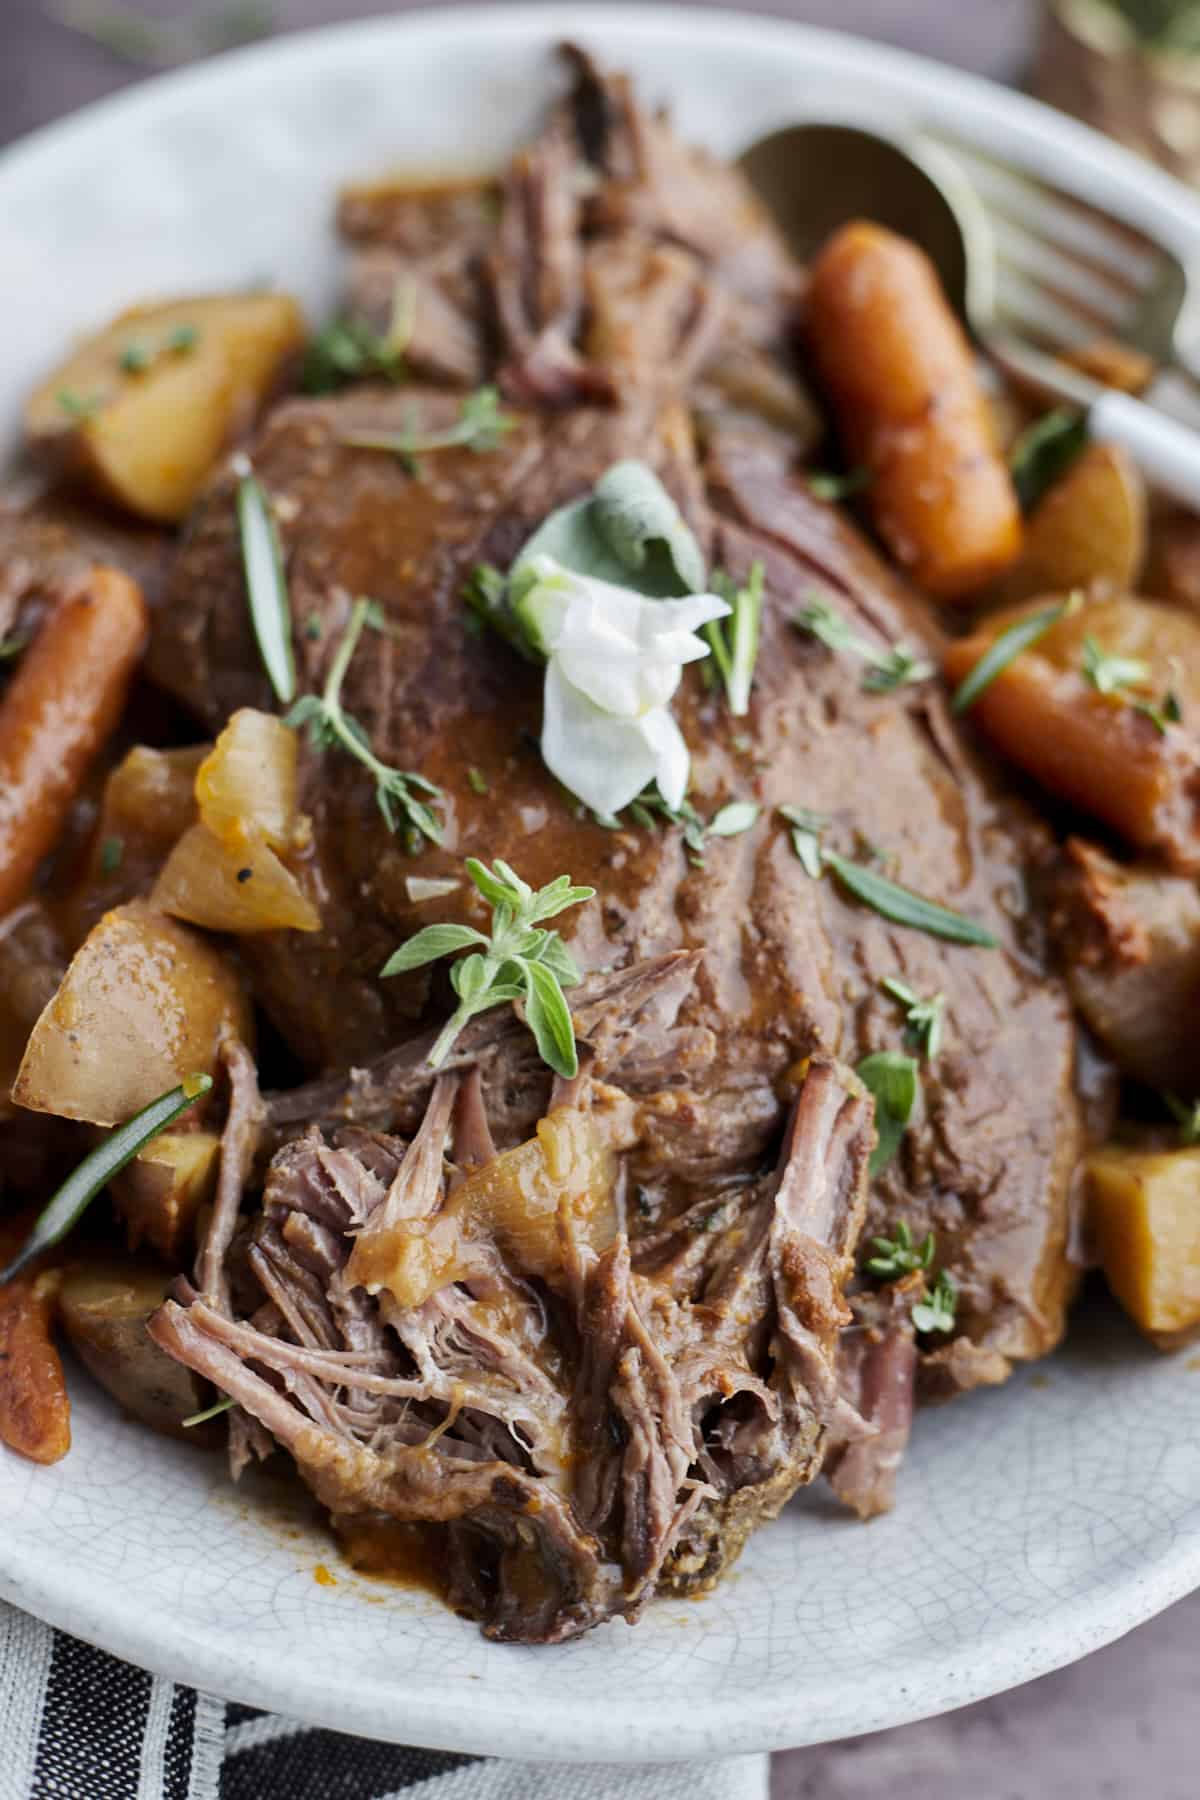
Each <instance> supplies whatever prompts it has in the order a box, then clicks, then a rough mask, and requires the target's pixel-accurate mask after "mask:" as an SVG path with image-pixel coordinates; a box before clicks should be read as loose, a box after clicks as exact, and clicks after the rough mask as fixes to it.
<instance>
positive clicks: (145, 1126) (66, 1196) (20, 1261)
mask: <svg viewBox="0 0 1200 1800" xmlns="http://www.w3.org/2000/svg"><path fill="white" fill-rule="evenodd" d="M211 1087H212V1076H211V1075H189V1076H188V1077H187V1078H186V1079H185V1080H184V1081H182V1082H180V1084H179V1086H178V1087H175V1088H171V1089H170V1090H169V1091H168V1092H167V1093H165V1094H160V1095H159V1097H158V1099H157V1100H152V1101H151V1102H150V1104H149V1106H144V1107H143V1108H142V1110H141V1112H139V1113H135V1114H134V1116H133V1118H132V1119H130V1120H128V1121H127V1122H126V1123H125V1124H124V1125H118V1126H117V1128H116V1130H115V1131H110V1132H109V1134H108V1136H107V1137H106V1138H105V1139H104V1141H103V1143H100V1144H97V1146H96V1148H95V1149H94V1150H92V1151H91V1152H89V1154H88V1155H87V1156H85V1157H84V1159H83V1161H82V1162H81V1163H80V1164H79V1167H78V1168H77V1169H75V1170H74V1171H73V1172H72V1173H71V1174H70V1175H68V1176H67V1179H66V1180H65V1181H64V1182H63V1184H62V1186H61V1187H60V1188H59V1190H58V1192H57V1193H56V1194H55V1195H54V1197H53V1199H52V1200H51V1201H50V1202H49V1204H48V1205H46V1206H45V1207H43V1209H42V1211H41V1212H40V1213H39V1214H38V1216H37V1219H36V1221H35V1223H34V1226H33V1229H32V1231H31V1232H30V1233H29V1236H28V1237H27V1238H26V1239H25V1242H24V1243H23V1244H22V1246H21V1248H20V1249H19V1250H18V1252H17V1254H16V1256H14V1258H13V1260H12V1261H11V1262H10V1263H9V1265H8V1267H7V1268H5V1269H0V1287H3V1286H4V1284H5V1283H6V1282H8V1281H11V1280H12V1279H13V1277H14V1276H15V1275H19V1274H20V1272H21V1270H22V1269H24V1268H25V1267H26V1266H27V1265H28V1264H29V1263H31V1262H32V1261H33V1259H34V1257H35V1256H40V1255H41V1253H42V1251H43V1250H49V1249H50V1248H51V1247H52V1246H53V1245H54V1244H59V1243H61V1242H62V1240H63V1238H65V1237H66V1235H67V1233H68V1232H69V1231H70V1230H71V1229H72V1227H73V1226H74V1225H76V1224H77V1223H78V1221H79V1220H80V1218H82V1216H83V1214H84V1212H85V1211H86V1210H87V1208H88V1206H89V1205H90V1204H91V1202H92V1201H93V1200H94V1199H95V1198H96V1195H97V1194H98V1193H99V1192H100V1190H101V1188H103V1187H105V1186H107V1184H108V1183H109V1182H110V1181H111V1180H112V1178H113V1176H114V1175H116V1174H118V1173H119V1172H120V1170H122V1169H123V1168H124V1167H125V1164H126V1163H127V1162H132V1160H133V1158H134V1157H135V1156H136V1155H137V1153H138V1151H139V1150H142V1149H144V1148H145V1146H146V1145H147V1144H148V1143H149V1142H150V1140H151V1138H154V1137H157V1136H158V1134H159V1132H160V1131H164V1130H165V1129H166V1127H167V1126H168V1125H170V1124H172V1123H173V1122H174V1120H176V1119H177V1118H178V1117H179V1115H180V1113H184V1112H186V1111H187V1109H188V1107H189V1106H193V1105H194V1104H195V1102H196V1101H197V1100H199V1098H200V1096H201V1095H202V1094H207V1093H208V1091H209V1089H210V1088H211Z"/></svg>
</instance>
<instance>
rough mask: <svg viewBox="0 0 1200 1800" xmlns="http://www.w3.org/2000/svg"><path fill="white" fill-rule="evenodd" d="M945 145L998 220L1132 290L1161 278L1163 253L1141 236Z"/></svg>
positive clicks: (966, 150) (1031, 180)
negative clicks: (1008, 223)
mask: <svg viewBox="0 0 1200 1800" xmlns="http://www.w3.org/2000/svg"><path fill="white" fill-rule="evenodd" d="M945 147H946V148H948V149H949V150H950V152H951V154H952V155H954V156H955V157H956V158H957V159H958V161H959V163H960V164H961V165H962V168H963V172H964V174H966V176H967V177H968V179H969V180H970V181H971V182H972V184H973V186H974V187H975V190H976V192H977V193H978V195H979V197H980V199H981V200H982V201H983V203H984V205H985V207H986V208H987V210H988V212H989V213H990V214H991V215H992V216H993V218H994V219H996V218H1003V219H1006V220H1011V221H1012V222H1013V223H1014V224H1015V225H1017V226H1018V227H1020V228H1022V229H1023V230H1024V231H1025V232H1027V233H1028V234H1029V235H1030V236H1031V237H1037V238H1041V239H1043V240H1045V241H1046V242H1048V243H1051V244H1053V245H1054V246H1055V247H1056V248H1057V249H1058V250H1059V251H1060V252H1061V253H1063V254H1064V255H1070V256H1073V257H1074V258H1076V259H1078V260H1079V261H1080V262H1082V263H1084V264H1086V265H1087V266H1088V268H1089V269H1090V270H1092V271H1094V272H1097V273H1101V272H1102V273H1103V274H1104V275H1105V276H1107V277H1108V278H1109V279H1110V280H1112V281H1115V282H1116V283H1117V284H1118V285H1119V286H1121V287H1123V288H1125V289H1127V290H1132V291H1134V292H1137V293H1140V292H1141V291H1143V290H1144V289H1145V288H1147V287H1148V286H1150V284H1151V283H1152V282H1153V281H1154V280H1155V279H1156V278H1157V276H1158V272H1159V270H1160V268H1161V266H1162V262H1163V256H1162V252H1161V251H1159V250H1158V249H1157V248H1156V247H1155V246H1154V245H1153V244H1152V243H1151V242H1150V240H1149V239H1147V238H1146V237H1145V236H1144V235H1143V234H1142V233H1141V232H1138V231H1135V230H1133V229H1132V228H1131V227H1129V226H1127V225H1125V224H1123V223H1122V222H1121V221H1120V220H1117V219H1113V218H1111V217H1110V216H1109V215H1107V214H1105V213H1101V212H1098V211H1097V210H1096V209H1095V208H1093V207H1090V206H1088V205H1086V204H1085V203H1084V202H1083V201H1081V200H1076V199H1075V198H1074V197H1073V196H1071V195H1068V194H1064V193H1062V192H1060V191H1058V190H1056V189H1054V188H1051V187H1049V186H1048V185H1047V184H1046V183H1044V182H1041V181H1038V180H1037V179H1036V178H1035V177H1034V176H1031V175H1026V174H1024V173H1023V172H1021V171H1019V170H1016V169H1012V168H1009V167H1007V166H1006V165H1004V164H1002V163H997V162H994V161H993V160H992V159H991V158H990V157H987V156H982V155H981V154H980V153H979V152H978V151H975V150H972V149H971V148H970V147H968V146H966V145H964V144H962V143H960V142H959V141H958V140H957V139H951V140H945Z"/></svg>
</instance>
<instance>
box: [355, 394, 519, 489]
mask: <svg viewBox="0 0 1200 1800" xmlns="http://www.w3.org/2000/svg"><path fill="white" fill-rule="evenodd" d="M515 423H516V420H515V419H514V418H513V417H512V416H511V414H509V413H506V412H502V411H501V410H500V395H499V393H498V392H497V390H496V389H495V388H494V387H481V388H476V389H475V392H474V393H473V394H468V395H467V397H466V399H465V400H464V401H463V403H462V407H461V409H460V411H459V416H458V418H457V420H456V421H455V423H454V424H453V425H447V426H446V427H445V429H444V430H442V431H421V430H420V429H419V428H418V427H417V425H416V423H415V422H414V424H413V426H412V427H411V429H409V430H408V431H392V432H389V431H347V432H343V433H342V434H341V437H340V438H339V442H340V443H343V444H348V445H350V447H351V448H352V449H355V450H385V451H390V452H391V454H392V455H393V456H398V457H400V458H401V459H402V460H403V461H404V462H406V463H407V464H409V466H410V467H411V466H412V461H413V458H415V457H418V456H425V455H427V454H428V453H429V452H430V451H431V450H450V449H454V448H462V449H466V450H475V451H479V452H483V451H487V450H495V449H496V448H497V446H498V445H499V444H500V443H501V441H502V440H503V438H504V435H505V433H506V432H508V431H511V430H512V428H513V426H514V425H515ZM413 473H416V470H415V469H413Z"/></svg>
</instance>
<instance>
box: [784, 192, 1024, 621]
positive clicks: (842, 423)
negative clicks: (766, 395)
mask: <svg viewBox="0 0 1200 1800" xmlns="http://www.w3.org/2000/svg"><path fill="white" fill-rule="evenodd" d="M805 331H806V337H807V341H808V344H809V348H810V351H811V354H812V357H813V361H814V363H815V365H816V368H817V372H818V374H819V376H820V379H821V381H822V383H823V384H824V387H825V389H826V391H827V393H828V395H829V398H830V400H831V401H832V404H833V410H834V416H835V419H836V422H837V425H838V430H839V433H840V435H841V438H842V441H843V444H844V446H845V448H846V451H847V456H848V460H849V461H850V462H851V463H854V464H861V465H863V466H864V467H865V468H866V469H867V470H868V471H869V473H870V476H871V483H870V486H869V487H868V488H867V490H866V493H865V499H866V502H867V505H868V506H869V508H870V511H871V514H872V517H873V518H874V521H875V524H876V526H877V528H878V530H879V533H880V536H881V537H882V538H883V539H884V541H885V542H886V544H887V545H888V548H889V549H890V550H891V552H892V554H893V555H894V556H895V558H896V560H897V561H898V562H899V563H900V564H901V566H902V567H903V568H904V569H905V570H906V572H907V573H908V574H910V575H911V576H912V578H913V580H914V581H916V582H917V583H918V584H919V585H920V586H921V587H923V588H925V589H927V590H928V592H930V593H932V594H936V595H938V596H941V597H943V598H947V599H957V598H958V597H960V596H962V595H967V594H970V593H973V592H974V591H975V590H976V589H978V588H979V587H981V586H983V585H984V583H986V582H988V581H990V580H992V579H993V578H994V577H995V576H997V575H998V574H999V573H1000V572H1001V571H1002V570H1004V569H1006V568H1007V567H1008V566H1009V565H1010V564H1011V563H1012V562H1013V561H1014V560H1015V559H1016V557H1017V554H1018V552H1019V551H1020V548H1021V512H1020V507H1019V506H1018V504H1017V496H1016V492H1015V490H1014V488H1013V484H1012V480H1011V478H1010V476H1009V472H1008V468H1007V466H1006V465H1005V463H1004V461H1003V459H1002V458H1001V457H1000V456H999V454H998V453H997V449H996V445H995V439H994V435H993V426H992V420H991V415H990V411H989V407H988V401H987V396H986V394H985V392H984V389H983V385H982V383H981V381H980V379H979V376H978V374H977V372H976V368H975V363H974V359H973V357H972V354H971V349H970V346H969V344H968V342H967V339H966V336H965V334H964V332H963V330H962V327H961V326H960V324H959V323H958V320H957V319H956V318H955V316H954V314H953V313H952V311H951V310H950V307H949V304H948V303H947V300H946V297H945V295H944V294H943V292H942V290H941V287H940V286H939V284H938V279H937V275H936V273H935V271H934V268H933V265H932V263H931V262H930V261H929V259H928V257H926V256H925V254H924V253H923V252H922V251H921V250H918V249H917V247H916V245H914V244H911V243H909V242H908V241H907V240H906V239H904V238H902V237H898V236H897V235H896V234H895V233H894V232H891V231H886V230H884V229H883V227H882V226H878V225H872V224H868V223H866V222H864V221H859V222H856V223H854V224H850V225H846V226H843V228H842V229H841V230H840V231H838V232H836V233H835V235H834V236H833V237H832V238H831V239H830V241H829V242H828V244H826V246H825V248H824V249H823V250H822V251H821V253H820V255H819V256H818V257H817V260H816V262H815V263H814V265H813V268H812V272H811V275H810V279H809V287H808V293H807V298H806V315H805Z"/></svg>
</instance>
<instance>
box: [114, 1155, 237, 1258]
mask: <svg viewBox="0 0 1200 1800" xmlns="http://www.w3.org/2000/svg"><path fill="white" fill-rule="evenodd" d="M220 1151H221V1140H220V1138H219V1137H218V1136H217V1135H216V1133H215V1132H211V1131H179V1132H175V1131H163V1132H160V1133H159V1135H158V1136H157V1137H156V1138H155V1139H154V1140H153V1142H152V1143H149V1144H147V1145H146V1148H145V1149H144V1150H140V1151H139V1152H138V1154H137V1155H136V1156H135V1157H134V1159H133V1161H132V1162H131V1163H127V1164H126V1165H125V1167H124V1168H123V1169H122V1170H121V1172H120V1174H119V1175H117V1176H115V1177H114V1179H113V1183H112V1191H113V1196H114V1198H115V1200H116V1202H117V1210H118V1212H119V1213H120V1215H121V1217H122V1218H123V1219H124V1221H125V1225H126V1229H127V1230H128V1232H129V1243H130V1248H131V1249H134V1250H136V1249H137V1247H138V1245H139V1244H141V1243H143V1242H144V1243H147V1244H149V1245H150V1248H151V1249H152V1250H157V1251H158V1253H159V1255H160V1256H163V1257H165V1258H166V1259H167V1261H168V1262H171V1263H176V1264H178V1263H181V1262H183V1261H184V1260H185V1259H186V1257H187V1254H188V1251H189V1250H190V1248H191V1246H192V1241H193V1238H194V1236H195V1227H196V1220H197V1217H198V1215H199V1213H200V1210H201V1208H202V1207H203V1206H206V1205H207V1203H208V1201H209V1200H210V1199H211V1198H212V1191H213V1188H214V1186H215V1184H216V1179H217V1166H218V1163H219V1160H220Z"/></svg>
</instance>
